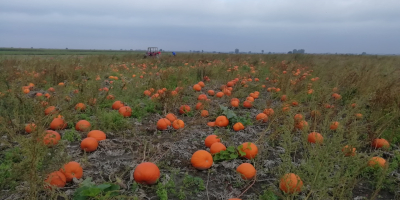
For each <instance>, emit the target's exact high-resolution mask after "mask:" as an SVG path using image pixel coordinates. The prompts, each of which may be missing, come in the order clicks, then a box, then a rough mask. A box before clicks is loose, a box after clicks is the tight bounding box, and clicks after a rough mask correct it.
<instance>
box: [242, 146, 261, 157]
mask: <svg viewBox="0 0 400 200" xmlns="http://www.w3.org/2000/svg"><path fill="white" fill-rule="evenodd" d="M240 150H241V151H243V152H245V153H246V155H244V156H243V157H245V158H247V159H253V158H254V157H256V156H257V154H258V148H257V146H256V145H255V144H254V143H251V142H245V143H243V144H242V147H241V148H240Z"/></svg>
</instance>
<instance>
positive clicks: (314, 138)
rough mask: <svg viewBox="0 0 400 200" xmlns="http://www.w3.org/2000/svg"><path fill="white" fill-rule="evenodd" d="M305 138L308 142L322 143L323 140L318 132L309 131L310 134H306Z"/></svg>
mask: <svg viewBox="0 0 400 200" xmlns="http://www.w3.org/2000/svg"><path fill="white" fill-rule="evenodd" d="M307 140H308V142H309V143H314V144H315V143H317V144H322V143H323V141H324V137H322V135H321V134H320V133H317V132H311V133H310V134H308V137H307Z"/></svg>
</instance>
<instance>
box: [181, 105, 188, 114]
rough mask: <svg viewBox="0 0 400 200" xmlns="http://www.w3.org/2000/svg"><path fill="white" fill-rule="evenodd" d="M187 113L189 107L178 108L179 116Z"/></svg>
mask: <svg viewBox="0 0 400 200" xmlns="http://www.w3.org/2000/svg"><path fill="white" fill-rule="evenodd" d="M188 112H190V106H188V105H182V106H181V107H180V108H179V113H180V114H185V113H188Z"/></svg>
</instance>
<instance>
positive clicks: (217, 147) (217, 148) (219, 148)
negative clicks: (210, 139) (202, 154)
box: [210, 142, 226, 154]
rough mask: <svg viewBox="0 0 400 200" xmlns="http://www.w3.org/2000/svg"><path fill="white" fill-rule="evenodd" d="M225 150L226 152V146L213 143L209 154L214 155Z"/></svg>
mask: <svg viewBox="0 0 400 200" xmlns="http://www.w3.org/2000/svg"><path fill="white" fill-rule="evenodd" d="M225 150H226V146H225V145H224V144H222V143H221V142H215V143H213V144H212V145H211V147H210V153H211V154H216V153H219V152H220V151H225Z"/></svg>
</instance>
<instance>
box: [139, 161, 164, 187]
mask: <svg viewBox="0 0 400 200" xmlns="http://www.w3.org/2000/svg"><path fill="white" fill-rule="evenodd" d="M133 178H134V180H135V181H136V182H137V183H141V184H147V185H152V184H155V183H156V182H157V180H158V179H159V178H160V169H159V168H158V167H157V165H155V164H154V163H151V162H144V163H141V164H139V165H138V166H136V168H135V171H134V172H133Z"/></svg>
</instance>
